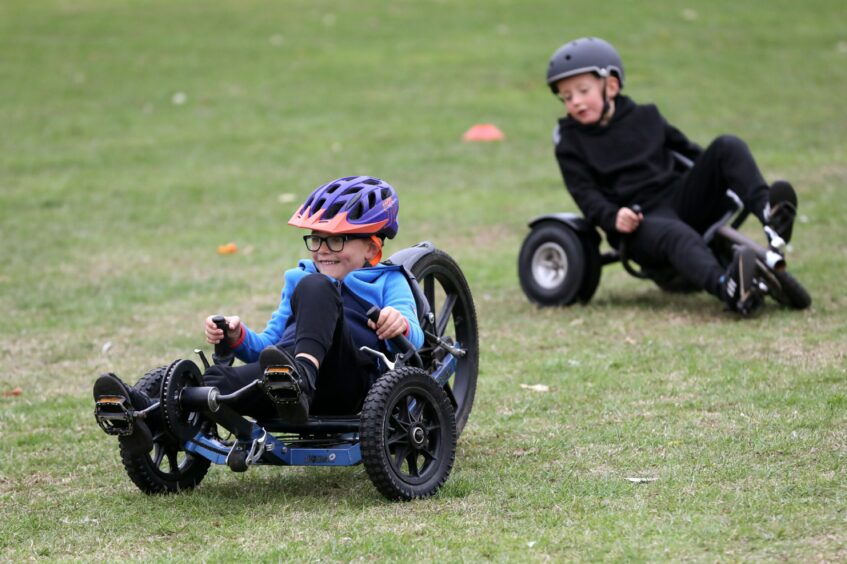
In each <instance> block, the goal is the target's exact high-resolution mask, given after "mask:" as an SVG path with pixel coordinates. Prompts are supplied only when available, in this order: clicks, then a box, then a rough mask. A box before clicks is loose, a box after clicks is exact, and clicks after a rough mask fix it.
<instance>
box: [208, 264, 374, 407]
mask: <svg viewBox="0 0 847 564" xmlns="http://www.w3.org/2000/svg"><path fill="white" fill-rule="evenodd" d="M291 308H292V312H293V313H292V315H293V317H294V322H295V323H296V330H295V339H294V344H293V346H292V345H288V346H286V347H284V348H285V349H286V350H287V351H288V352H289V353H291V355H292V356H294V355H296V354H298V353H301V352H306V353H308V354H311V355H312V356H314V357H315V358H317V359H318V361H319V362H320V363H321V365H320V369H319V370H318V378H317V382H316V388H317V391H316V393H315V398H314V401H313V402H312V407H311V410H310V411H311V413H314V414H321V415H352V414H355V413H358V412H359V410H360V409H361V407H362V402H363V401H364V399H365V395H366V394H367V392H368V389H369V388H370V385H371V383H372V382H373V380H374V378H375V377H376V363H375V362H374V360H373V358H372V357H370V356H368V355H366V354H365V353H363V352H361V351H359V349H358V348H357V347H356V345H355V344H354V342H353V337H352V333H351V330H350V327H349V326H348V325H347V323H346V322H345V317H344V302H343V300H342V297H341V283H340V282H333V281H332V280H330V279H329V278H328V277H326V276H324V275H323V274H311V275H309V276H306V277H305V278H303V279H302V280H301V281H300V282H299V283H298V284H297V288H295V289H294V294H293V296H292V300H291ZM261 378H262V369H261V367H260V366H259V363H258V362H251V363H248V364H244V365H241V366H232V367H230V366H211V367H209V369H208V370H207V371H206V373H205V374H204V375H203V383H204V384H205V385H206V386H215V387H217V388H218V389H219V390H220V391H221V393H223V394H229V393H232V392H234V391H235V390H238V389H240V388H243V387H244V386H246V385H247V384H249V383H251V382H253V381H254V380H257V379H261ZM230 406H231V407H232V408H233V409H235V410H236V411H237V412H239V413H241V414H242V415H249V416H251V417H254V418H256V419H259V420H266V419H271V418H275V417H276V409H275V408H274V404H273V402H272V401H271V400H270V399H269V398H268V397H267V396H266V395H265V393H264V392H263V391H262V390H261V389H260V388H254V389H252V390H250V392H249V393H247V394H245V395H244V396H243V397H242V398H239V399H238V401H236V402H233V403H231V404H230Z"/></svg>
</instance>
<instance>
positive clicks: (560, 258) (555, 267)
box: [532, 242, 568, 290]
mask: <svg viewBox="0 0 847 564" xmlns="http://www.w3.org/2000/svg"><path fill="white" fill-rule="evenodd" d="M567 271H568V257H567V255H566V254H565V251H564V249H562V247H561V246H559V245H557V244H556V243H553V242H547V243H544V244H543V245H541V246H539V247H538V249H536V251H535V253H533V255H532V276H533V278H535V281H536V283H538V285H539V286H541V287H542V288H544V289H547V290H550V289H553V288H556V287H557V286H559V285H560V284H561V283H562V282H563V281H564V279H565V276H566V274H567Z"/></svg>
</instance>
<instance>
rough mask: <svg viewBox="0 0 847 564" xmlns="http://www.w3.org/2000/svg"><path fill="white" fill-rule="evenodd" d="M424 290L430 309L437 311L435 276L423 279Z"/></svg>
mask: <svg viewBox="0 0 847 564" xmlns="http://www.w3.org/2000/svg"><path fill="white" fill-rule="evenodd" d="M423 292H424V297H425V298H426V301H427V303H428V304H429V309H430V311H432V312H433V313H435V276H432V275H430V276H427V277H426V278H424V281H423Z"/></svg>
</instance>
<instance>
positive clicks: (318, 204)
mask: <svg viewBox="0 0 847 564" xmlns="http://www.w3.org/2000/svg"><path fill="white" fill-rule="evenodd" d="M325 203H326V198H320V199H318V200H315V201H314V203H313V204H312V213H315V212H317V211H318V210H319V209H321V208H322V207H324V204H325Z"/></svg>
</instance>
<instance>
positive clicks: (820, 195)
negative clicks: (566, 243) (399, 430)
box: [0, 0, 847, 561]
mask: <svg viewBox="0 0 847 564" xmlns="http://www.w3.org/2000/svg"><path fill="white" fill-rule="evenodd" d="M842 12H843V9H842V6H841V4H840V3H839V2H836V1H834V0H831V1H827V0H814V1H812V2H811V3H805V4H802V5H800V4H797V3H790V2H786V1H778V2H747V3H737V2H736V3H733V2H728V1H720V2H713V3H711V4H709V6H708V7H703V6H695V7H693V8H688V7H682V6H681V5H679V4H677V3H673V2H668V1H658V0H656V1H650V2H639V3H629V2H619V3H614V4H612V5H608V4H607V5H604V6H603V7H599V6H597V5H594V4H588V5H567V4H563V3H561V2H548V1H542V0H538V1H531V2H515V1H513V0H497V1H492V2H486V3H484V4H480V3H474V2H466V1H457V2H443V1H442V2H412V1H410V0H402V1H399V2H394V3H391V5H383V3H379V2H374V1H360V2H355V3H337V2H328V1H317V2H311V1H310V2H305V1H293V0H292V1H286V2H282V3H272V2H265V1H260V0H248V1H240V2H219V3H216V4H214V5H210V4H209V3H200V2H193V1H188V2H180V3H169V2H160V1H153V2H145V3H135V2H129V1H112V2H104V1H102V0H83V1H75V2H73V3H71V2H65V1H60V0H51V1H45V2H37V3H32V2H23V1H17V0H12V1H9V2H5V3H3V4H2V5H0V123H2V124H3V125H2V129H0V221H2V231H3V235H4V238H3V239H4V240H3V244H2V245H0V264H2V265H3V266H2V270H0V289H1V291H0V307H2V311H3V312H4V319H3V322H2V327H3V331H2V333H3V338H2V339H0V355H2V360H3V367H4V369H3V371H2V376H0V392H3V393H5V392H10V391H12V390H14V389H15V388H18V387H19V388H21V390H22V394H21V395H19V396H4V397H2V398H0V441H2V447H3V448H2V450H0V512H2V514H3V516H4V517H3V519H2V521H0V558H2V559H4V560H10V561H12V560H14V561H17V560H22V559H28V558H34V559H48V560H54V559H80V560H102V559H106V560H118V559H124V558H138V559H155V560H166V559H168V560H171V559H173V560H180V561H185V560H197V559H203V560H231V559H236V558H244V559H251V560H265V561H272V560H288V559H291V560H306V559H308V560H355V559H360V558H362V559H389V560H429V561H435V560H454V561H455V560H471V561H477V560H546V559H550V560H600V559H612V560H679V559H692V560H752V559H765V560H777V559H779V560H782V559H787V560H804V561H805V560H843V559H844V558H845V557H847V552H845V551H847V548H845V543H846V542H847V536H845V533H844V524H845V518H847V502H845V489H844V483H845V477H847V476H845V470H844V462H845V460H844V459H845V454H846V453H847V426H845V423H847V421H845V419H847V394H845V388H844V382H845V363H844V350H845V341H847V339H845V329H844V327H845V325H847V324H846V323H845V321H847V318H845V313H844V306H845V305H846V304H847V300H845V298H844V295H843V291H842V290H841V287H842V285H843V283H842V278H843V274H844V259H845V247H844V244H843V240H844V239H843V238H844V237H845V233H847V230H845V228H844V227H843V226H844V225H845V222H847V205H845V204H844V201H843V197H842V195H841V192H842V188H843V186H844V185H845V181H846V180H847V155H846V154H845V147H846V145H845V142H844V138H843V132H844V131H845V129H846V128H847V119H845V117H844V113H843V111H842V110H841V107H840V103H839V100H838V95H839V94H840V93H841V92H844V91H845V90H846V89H847V72H845V68H847V65H845V63H847V35H845V32H844V26H843V17H842V16H841V14H842ZM583 35H598V36H601V37H605V38H607V39H609V40H610V41H612V42H613V43H614V44H615V45H616V46H618V48H619V49H620V50H621V52H622V54H623V56H624V59H625V63H626V66H627V84H626V89H625V91H626V92H627V93H628V94H630V95H631V96H633V97H634V98H635V99H636V100H638V101H653V102H656V103H657V104H658V105H659V106H660V108H661V109H662V111H663V112H664V114H665V115H666V116H667V117H668V119H669V120H670V121H672V122H673V123H674V124H675V125H677V126H679V127H680V128H682V129H683V130H684V131H686V132H687V133H688V134H689V136H690V137H692V138H693V139H695V140H697V141H699V142H701V143H706V142H708V140H709V139H710V138H712V137H714V136H715V135H717V134H720V133H724V132H732V133H736V134H739V135H740V136H742V137H743V138H745V139H746V140H747V141H748V142H749V144H750V145H751V147H752V149H753V151H754V154H756V156H757V157H758V159H759V162H760V164H761V166H762V169H763V170H764V172H765V174H766V176H767V177H768V178H771V179H774V178H777V177H786V178H789V179H791V180H792V181H794V182H795V185H796V186H797V187H798V190H799V192H800V197H801V218H800V223H799V225H798V227H797V229H796V233H797V234H796V237H795V241H794V247H795V251H794V252H793V253H792V254H791V256H790V266H791V270H792V272H793V273H794V274H795V275H796V276H797V277H798V278H799V279H800V280H801V281H802V282H803V283H804V284H805V285H806V286H807V288H808V289H809V290H810V292H811V293H812V295H813V298H814V304H813V306H812V308H811V309H810V310H807V311H804V312H792V311H785V310H781V309H779V308H777V307H775V306H774V305H773V304H770V307H768V309H767V310H766V311H765V312H764V314H763V315H762V316H760V317H759V318H757V319H754V320H747V321H739V320H737V319H735V318H734V317H732V316H731V315H729V314H727V313H725V312H722V311H721V308H720V305H719V304H718V303H717V302H716V301H715V300H714V299H712V298H710V297H708V296H705V295H686V296H669V295H666V294H662V293H661V292H659V291H658V290H656V289H655V288H653V287H652V286H651V285H649V284H645V283H641V282H639V281H636V280H634V279H632V278H630V277H629V276H627V275H626V274H624V273H623V272H622V271H621V270H620V269H619V268H618V267H609V268H607V269H606V271H605V272H604V274H603V280H602V282H601V286H600V289H599V291H598V293H597V295H596V297H595V299H594V300H593V301H592V302H591V304H589V305H587V306H584V307H582V306H580V307H574V308H569V309H556V310H538V309H535V308H534V307H532V306H530V305H529V304H528V303H527V302H526V300H525V299H524V298H523V296H522V295H521V294H520V291H519V287H518V281H517V273H516V262H517V252H518V248H519V246H520V242H521V239H522V238H523V237H524V235H525V234H526V227H525V225H526V221H527V220H528V219H529V218H530V217H532V216H534V215H537V214H539V213H542V212H545V211H549V210H573V209H574V206H573V203H572V202H571V201H570V199H569V198H568V197H567V195H566V193H565V191H564V189H563V187H562V185H561V180H560V178H559V173H558V170H557V168H556V165H555V163H554V161H553V158H552V150H551V146H550V142H549V135H550V131H551V129H552V126H553V123H554V120H555V119H556V118H557V116H558V115H559V114H560V111H561V110H560V108H559V106H558V105H557V104H556V102H555V100H553V99H552V96H551V95H550V94H549V92H548V91H547V89H546V87H545V86H544V84H543V72H544V68H545V64H546V61H547V57H548V56H549V55H550V53H552V51H553V50H554V49H555V48H556V47H557V46H558V45H559V44H561V43H562V42H563V41H565V40H566V39H568V38H571V37H578V36H583ZM479 122H494V123H496V124H497V125H498V126H499V127H501V128H502V129H503V130H504V131H505V133H506V135H507V139H506V141H505V142H503V143H500V144H493V145H472V144H463V143H461V141H460V137H461V134H462V132H463V131H464V130H465V129H467V128H468V127H469V126H470V125H472V124H474V123H479ZM350 173H366V174H374V175H378V176H382V177H384V178H386V179H388V180H389V181H390V182H392V183H393V184H394V185H395V186H396V187H398V189H399V190H400V193H401V196H402V202H403V211H402V214H401V218H402V230H401V233H400V235H399V236H398V238H397V240H396V241H395V242H393V243H392V248H394V249H399V248H401V247H403V246H405V245H408V244H411V243H414V242H417V241H419V240H423V239H430V240H433V241H434V242H435V243H436V244H437V245H438V246H439V247H441V248H443V249H444V250H446V251H447V252H449V253H450V254H451V255H453V256H454V257H455V258H456V259H457V260H458V262H459V264H460V265H461V266H462V268H463V269H464V270H465V273H466V275H467V277H468V279H469V281H470V284H471V287H472V289H473V292H474V297H475V300H476V305H477V308H478V312H479V322H480V330H481V336H482V338H481V355H480V356H481V369H480V380H479V387H478V393H477V399H476V403H475V406H474V411H473V413H472V415H471V419H470V422H469V425H468V427H467V429H466V431H465V433H464V434H463V436H462V438H461V441H460V444H459V451H458V453H457V461H456V466H455V468H454V471H453V474H452V476H451V478H450V480H449V481H448V482H447V484H446V485H445V487H444V488H443V490H442V491H441V492H440V493H439V494H438V495H437V496H436V497H435V498H433V499H430V500H425V501H421V502H415V503H410V504H394V503H388V502H386V501H384V500H383V499H382V498H381V497H380V496H379V494H378V493H377V492H376V490H375V489H374V488H373V487H372V486H371V485H370V483H369V481H368V480H367V477H366V475H365V474H364V471H363V469H362V468H361V467H354V468H347V469H335V470H329V469H316V468H306V469H302V468H295V469H279V468H258V469H253V470H251V471H250V472H248V473H247V474H245V475H235V474H232V473H230V472H228V471H226V470H225V469H222V468H213V469H212V470H211V471H210V474H209V475H208V476H207V478H206V480H205V481H204V482H203V483H202V485H201V486H200V487H199V488H198V489H197V490H196V491H195V492H192V493H188V494H184V495H179V496H171V497H166V498H160V497H155V498H149V497H146V496H144V495H142V494H141V493H139V492H138V491H137V490H136V489H135V488H134V486H133V485H132V484H131V483H130V482H129V480H128V479H127V477H126V476H125V474H124V472H123V469H122V467H121V465H120V461H119V458H118V454H117V449H116V448H115V444H114V442H113V440H111V439H109V438H107V437H105V436H104V435H103V434H102V432H101V431H100V430H99V429H97V427H96V425H95V423H94V421H93V417H92V413H91V412H92V402H91V398H90V386H91V382H92V380H93V378H94V377H95V375H96V374H98V373H99V372H102V371H105V370H113V371H116V372H118V373H119V374H121V375H122V376H124V377H126V378H127V379H132V378H134V377H138V376H140V375H141V374H142V373H143V372H144V371H146V370H147V369H149V368H151V367H153V366H156V365H159V364H162V363H163V362H167V361H169V360H171V359H173V358H177V357H184V356H186V355H189V354H190V351H191V349H192V348H193V347H194V346H196V345H198V344H201V342H202V334H201V330H200V327H201V325H200V324H201V320H202V319H203V318H204V317H205V316H206V315H208V314H209V313H213V312H218V311H224V312H227V313H238V314H240V315H242V317H244V318H245V319H246V320H247V322H248V323H250V324H252V325H261V324H263V323H264V321H265V320H266V318H267V316H268V315H269V313H270V312H271V311H272V309H273V308H274V307H275V305H276V300H277V299H278V294H277V292H278V291H279V285H280V283H281V273H282V271H283V269H285V268H287V267H288V266H290V265H291V264H293V262H294V261H295V260H296V259H297V258H299V257H300V256H301V255H302V254H303V250H302V249H301V246H302V243H300V242H299V240H298V239H297V234H296V233H295V232H294V231H293V230H291V229H290V228H287V227H286V226H285V222H286V221H287V219H288V216H289V214H290V213H291V208H292V207H293V205H294V204H293V203H292V200H293V201H296V200H299V199H300V198H302V197H304V196H305V195H306V194H307V193H308V192H309V191H310V190H311V189H312V188H313V187H315V186H317V185H318V184H320V183H322V182H324V181H326V180H329V179H331V178H334V177H336V176H341V175H347V174H350ZM751 233H756V231H755V230H753V229H752V227H751ZM229 241H234V242H236V243H237V244H238V246H239V252H238V253H237V254H235V255H230V256H220V255H218V254H217V253H216V247H217V246H218V245H220V244H223V243H227V242H229ZM521 384H527V385H533V384H544V385H547V386H548V387H549V391H548V392H546V393H543V392H535V391H532V390H531V389H526V388H522V387H521ZM627 478H646V479H650V480H653V479H655V480H654V481H648V482H646V483H639V484H636V483H632V482H631V481H629V480H627Z"/></svg>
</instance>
